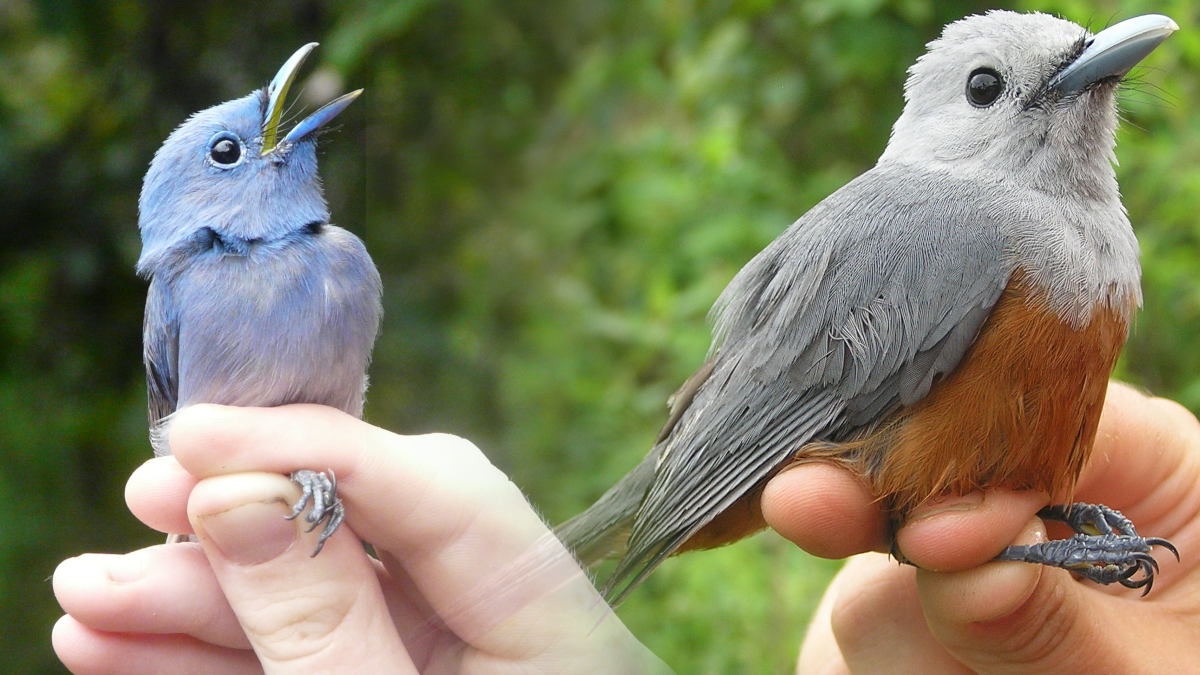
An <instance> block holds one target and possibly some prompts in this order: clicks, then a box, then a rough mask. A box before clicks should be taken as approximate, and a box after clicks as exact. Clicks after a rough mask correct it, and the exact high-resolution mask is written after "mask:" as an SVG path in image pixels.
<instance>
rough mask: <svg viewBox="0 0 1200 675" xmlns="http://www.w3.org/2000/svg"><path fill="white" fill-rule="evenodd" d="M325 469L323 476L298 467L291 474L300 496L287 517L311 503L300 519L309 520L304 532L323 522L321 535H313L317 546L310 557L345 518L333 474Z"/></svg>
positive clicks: (322, 545) (297, 512)
mask: <svg viewBox="0 0 1200 675" xmlns="http://www.w3.org/2000/svg"><path fill="white" fill-rule="evenodd" d="M328 471H329V474H328V475H326V474H325V473H322V472H319V471H309V470H307V469H301V470H300V471H297V472H296V473H293V474H292V482H294V483H296V484H297V485H299V486H300V488H301V489H302V490H304V493H303V494H301V495H300V501H298V502H296V506H295V507H294V508H293V509H292V514H291V515H290V516H287V519H288V520H292V519H294V518H296V517H297V516H299V515H300V514H301V513H304V507H305V506H307V505H308V503H309V502H312V508H311V509H310V510H309V512H308V515H306V516H304V521H305V522H307V523H310V527H309V528H308V530H307V531H308V532H312V531H313V530H315V529H317V528H318V527H320V526H321V524H322V523H324V524H325V527H323V528H322V529H321V535H320V536H319V537H317V548H316V550H314V551H313V552H312V555H313V557H315V556H316V555H317V554H318V553H320V552H321V549H322V548H323V547H324V546H325V540H326V539H329V537H330V536H332V535H333V533H334V532H336V531H337V529H338V527H340V526H341V524H342V521H343V520H345V519H346V507H345V506H343V505H342V500H340V499H338V496H337V477H336V476H334V475H333V469H329V470H328Z"/></svg>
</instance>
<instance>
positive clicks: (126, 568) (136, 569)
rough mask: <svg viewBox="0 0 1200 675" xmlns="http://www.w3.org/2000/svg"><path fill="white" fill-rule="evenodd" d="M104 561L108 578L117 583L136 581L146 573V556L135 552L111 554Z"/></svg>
mask: <svg viewBox="0 0 1200 675" xmlns="http://www.w3.org/2000/svg"><path fill="white" fill-rule="evenodd" d="M104 562H105V565H104V571H105V573H106V574H108V578H109V580H110V581H113V582H115V583H118V584H127V583H130V582H133V581H137V580H138V579H141V578H142V576H143V575H144V574H145V573H146V556H143V555H138V554H136V553H129V554H126V555H119V556H112V557H111V558H109V559H107V560H105V561H104Z"/></svg>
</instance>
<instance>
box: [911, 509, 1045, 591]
mask: <svg viewBox="0 0 1200 675" xmlns="http://www.w3.org/2000/svg"><path fill="white" fill-rule="evenodd" d="M1046 503H1047V496H1046V495H1045V493H1042V492H1035V491H1023V492H1011V491H1005V490H992V491H988V492H983V491H979V490H976V491H974V492H970V493H967V494H966V495H954V496H948V497H945V498H941V499H935V500H932V501H930V502H928V503H926V504H923V505H921V506H919V507H917V508H916V509H914V510H913V512H912V513H911V514H909V518H908V520H907V521H906V522H905V524H904V526H903V527H901V528H900V530H899V531H898V532H897V533H896V546H897V547H898V548H899V549H900V551H901V552H902V553H903V554H904V557H905V558H906V559H908V560H909V561H910V562H912V563H913V564H914V565H916V566H917V567H920V568H922V569H927V570H936V571H954V570H964V569H968V568H971V567H975V566H977V565H982V564H983V563H986V562H987V561H989V560H991V559H992V558H995V557H996V556H997V555H998V554H999V553H1000V552H1001V551H1003V550H1004V548H1005V547H1007V546H1008V545H1009V544H1011V543H1013V541H1014V540H1015V539H1016V538H1017V535H1018V534H1019V533H1020V532H1021V531H1022V530H1023V529H1024V528H1025V527H1026V525H1027V524H1028V523H1029V521H1030V520H1031V519H1032V518H1033V517H1034V514H1036V513H1037V512H1038V510H1039V509H1041V508H1042V507H1043V506H1045V505H1046Z"/></svg>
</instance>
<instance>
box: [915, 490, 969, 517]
mask: <svg viewBox="0 0 1200 675" xmlns="http://www.w3.org/2000/svg"><path fill="white" fill-rule="evenodd" d="M982 503H983V492H981V491H979V490H972V491H971V492H968V493H967V494H965V495H943V496H940V497H935V498H934V499H931V500H929V501H927V502H925V503H924V504H922V505H920V506H918V507H917V508H915V509H913V511H912V513H910V514H908V521H909V522H910V523H911V522H913V521H917V520H924V519H925V518H930V517H932V516H936V515H938V514H939V513H946V512H948V511H974V510H975V509H977V508H979V505H980V504H982Z"/></svg>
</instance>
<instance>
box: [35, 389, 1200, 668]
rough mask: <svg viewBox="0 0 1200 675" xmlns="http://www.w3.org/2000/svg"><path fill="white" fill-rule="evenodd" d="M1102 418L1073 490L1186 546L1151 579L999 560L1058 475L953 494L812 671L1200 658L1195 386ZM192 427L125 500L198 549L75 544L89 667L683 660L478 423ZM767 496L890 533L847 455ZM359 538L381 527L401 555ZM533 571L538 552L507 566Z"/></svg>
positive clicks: (792, 518) (824, 643)
mask: <svg viewBox="0 0 1200 675" xmlns="http://www.w3.org/2000/svg"><path fill="white" fill-rule="evenodd" d="M1098 436H1099V437H1098V440H1097V446H1096V451H1095V452H1094V453H1093V459H1092V462H1091V464H1090V465H1089V467H1088V469H1087V470H1086V471H1085V473H1084V475H1083V477H1082V480H1081V483H1080V485H1079V489H1078V491H1077V493H1076V495H1075V496H1076V497H1077V498H1079V499H1092V500H1102V501H1104V502H1106V503H1108V504H1112V505H1113V506H1115V507H1116V508H1120V509H1122V510H1123V511H1124V512H1125V513H1126V514H1127V515H1129V516H1130V517H1131V518H1133V520H1134V521H1135V522H1136V523H1137V524H1138V526H1139V527H1140V528H1142V529H1143V530H1144V531H1145V532H1146V533H1148V534H1152V535H1155V536H1163V537H1166V538H1168V539H1171V540H1173V541H1174V543H1175V544H1176V545H1177V546H1178V547H1179V549H1180V551H1181V553H1182V554H1183V556H1184V563H1183V564H1177V563H1175V562H1174V559H1173V558H1170V557H1169V556H1166V557H1164V556H1163V555H1159V556H1158V557H1159V558H1160V560H1161V561H1162V562H1163V571H1162V574H1161V576H1160V577H1159V578H1158V579H1157V580H1156V582H1155V586H1154V590H1153V591H1152V592H1151V594H1150V596H1149V597H1148V598H1146V599H1141V598H1138V597H1137V594H1136V593H1134V592H1129V591H1124V590H1123V589H1105V588H1102V587H1099V586H1095V585H1094V584H1090V583H1083V584H1081V583H1078V582H1076V581H1074V580H1072V578H1071V577H1070V575H1069V574H1068V573H1067V572H1065V571H1063V570H1055V569H1048V568H1043V567H1041V566H1038V565H1027V564H1024V563H987V561H988V560H989V559H990V558H991V557H992V556H994V555H995V553H997V552H999V550H1001V549H1002V548H1003V547H1004V546H1005V545H1007V544H1010V543H1014V542H1016V543H1028V542H1031V541H1036V540H1038V539H1039V538H1041V537H1044V535H1045V532H1044V529H1043V528H1042V525H1041V522H1040V521H1039V520H1037V519H1036V517H1035V516H1034V513H1035V512H1036V511H1037V510H1038V508H1040V507H1041V506H1042V504H1043V503H1045V501H1046V497H1045V496H1044V495H1039V494H1031V493H1016V492H1002V491H997V492H990V493H987V494H986V495H983V494H975V495H968V496H966V497H962V498H954V499H944V500H941V501H939V502H937V503H935V504H931V505H929V506H928V507H926V508H924V509H923V510H921V511H918V512H917V513H916V514H914V517H913V520H912V521H910V523H909V524H908V525H907V526H906V527H904V528H902V529H901V530H900V532H899V534H898V543H899V546H900V548H901V550H903V551H904V552H905V554H906V555H907V556H908V557H909V558H910V559H912V560H913V561H914V562H916V563H918V564H919V565H921V566H922V568H923V569H922V570H920V571H918V570H916V569H915V568H912V567H902V566H899V565H896V564H895V563H894V562H892V561H890V560H888V559H886V558H885V557H884V556H882V555H880V554H867V555H865V556H859V557H856V558H854V559H853V560H851V562H850V563H848V565H847V567H846V568H845V570H844V571H843V572H842V573H841V574H840V575H839V577H838V579H837V580H836V581H835V583H834V585H833V586H832V587H831V590H830V592H829V593H828V594H827V596H826V598H825V600H824V601H823V603H822V605H821V608H820V610H819V612H818V617H817V619H816V620H815V621H814V623H813V628H812V630H811V631H810V634H809V636H808V638H807V640H806V642H805V645H804V650H803V653H802V655H801V661H800V670H801V672H803V673H847V672H870V673H888V672H922V673H968V672H979V673H992V672H996V673H1002V672H1022V673H1025V672H1032V673H1037V672H1056V673H1058V672H1075V671H1080V672H1082V671H1084V670H1087V672H1089V673H1091V674H1093V675H1095V674H1097V673H1105V672H1113V673H1137V672H1140V670H1141V669H1145V671H1146V672H1150V670H1151V669H1152V668H1157V669H1158V670H1159V672H1162V670H1163V668H1164V666H1163V662H1168V661H1169V662H1171V663H1173V664H1174V667H1173V668H1174V669H1173V670H1171V669H1168V670H1166V672H1174V671H1176V670H1177V669H1178V668H1177V666H1178V664H1179V663H1181V662H1182V663H1186V662H1188V661H1187V657H1188V654H1187V652H1189V650H1190V652H1191V658H1192V659H1194V658H1195V651H1196V649H1197V647H1196V645H1200V619H1198V618H1197V617H1200V580H1198V579H1200V575H1198V574H1197V572H1196V564H1195V560H1196V556H1195V554H1194V552H1195V551H1197V550H1200V425H1198V424H1197V422H1196V420H1195V419H1194V418H1193V417H1192V416H1191V415H1190V414H1189V413H1187V412H1186V411H1185V410H1183V409H1182V408H1180V407H1179V406H1177V405H1175V404H1172V403H1170V402H1167V401H1163V400H1161V399H1150V398H1147V397H1145V396H1142V395H1141V394H1139V393H1137V392H1135V391H1133V390H1131V389H1128V388H1126V387H1121V386H1115V387H1112V388H1110V391H1109V394H1108V403H1107V405H1106V408H1105V414H1104V417H1103V418H1102V421H1101V427H1100V433H1099V435H1098ZM171 444H172V448H173V449H174V451H175V455H176V456H175V457H174V458H163V459H155V460H151V461H150V462H147V463H146V464H145V465H144V466H143V467H141V468H140V469H139V470H138V471H137V472H135V473H134V475H133V477H131V479H130V481H129V485H128V488H127V500H128V502H129V505H130V508H131V510H132V511H133V512H134V514H135V515H137V516H138V517H139V518H140V519H142V520H143V521H144V522H146V523H147V524H148V525H150V526H152V527H155V528H157V529H159V530H162V531H184V532H191V531H197V532H199V534H200V540H201V544H199V545H197V544H179V545H169V546H155V547H151V548H148V549H143V550H141V551H136V552H134V553H131V554H128V555H124V556H116V555H96V554H88V555H83V556H80V557H78V558H72V559H70V560H67V561H65V562H64V563H62V565H60V567H59V569H58V571H57V572H56V573H55V577H54V585H55V592H56V594H57V596H58V598H59V602H60V603H61V604H62V605H63V608H64V609H65V610H66V612H67V616H65V617H63V619H61V620H60V621H59V623H58V624H57V625H56V627H55V631H54V645H55V649H56V650H57V652H58V654H59V656H60V658H61V659H62V660H63V662H64V663H66V664H67V666H68V667H69V668H70V669H71V670H72V672H75V673H78V674H80V675H83V674H89V675H90V674H94V673H115V672H120V673H134V674H135V675H136V674H137V673H142V672H145V673H151V672H153V673H185V672H229V673H258V672H268V673H273V672H295V671H297V670H299V669H301V668H302V669H304V670H306V671H308V670H317V671H323V672H332V673H336V672H361V671H363V670H364V669H366V670H368V671H371V672H382V671H384V669H388V670H387V672H425V673H456V672H473V673H507V672H517V671H520V672H601V671H602V668H604V667H611V668H612V669H613V672H639V671H640V672H658V671H665V670H666V668H665V666H663V665H662V664H661V662H659V661H657V660H656V659H654V657H653V656H652V655H651V654H649V653H648V652H647V651H646V650H645V649H644V647H642V646H641V645H640V644H639V643H638V642H637V641H636V639H634V638H633V637H632V636H631V635H630V634H629V633H628V631H627V630H625V628H624V627H623V626H622V625H621V624H620V622H619V621H618V620H617V619H616V617H615V615H613V614H612V613H611V612H608V611H606V610H605V608H604V606H603V605H602V604H597V603H598V596H597V595H596V594H595V591H594V589H593V588H592V587H591V584H590V583H589V582H588V581H587V578H586V576H584V575H583V573H582V571H581V570H579V569H578V567H576V566H575V565H574V562H573V561H572V560H571V559H570V558H569V557H567V556H565V554H564V552H563V551H562V550H561V549H558V548H556V544H555V542H553V541H550V540H547V539H546V535H547V534H548V530H547V528H546V527H545V525H544V524H543V523H542V522H541V521H540V519H538V517H537V515H536V514H535V513H534V511H533V510H532V509H531V508H530V507H529V505H528V503H527V502H525V500H524V498H523V497H522V496H521V495H520V493H519V491H518V490H517V488H516V487H515V486H513V485H512V483H511V482H509V481H508V479H507V478H506V477H505V476H504V475H503V474H502V473H500V472H499V471H498V470H496V469H495V468H494V467H492V466H491V464H490V463H489V462H488V461H487V460H486V458H485V457H483V455H482V453H480V452H479V450H478V449H476V448H475V447H474V446H473V445H471V444H469V443H467V442H466V441H463V440H461V439H457V438H454V437H451V436H444V435H432V436H418V437H404V436H397V435H395V434H391V433H389V432H387V431H384V430H382V429H378V428H376V427H371V426H370V425H367V424H364V423H362V422H360V421H358V420H356V419H354V418H352V417H350V416H348V415H344V414H341V413H339V412H337V411H334V410H332V409H328V408H321V407H319V406H285V407H282V408H273V409H250V408H223V407H219V406H198V407H197V408H194V409H191V410H188V411H185V412H183V413H182V414H181V415H180V416H179V417H178V418H177V419H176V421H175V424H174V426H173V428H172V430H171ZM304 465H311V466H328V467H330V468H332V469H333V470H334V471H335V473H336V475H337V476H338V478H339V486H338V487H339V494H340V495H341V496H342V497H343V499H345V501H346V503H347V512H348V514H349V515H348V518H349V520H348V525H349V530H352V532H350V531H340V532H339V533H337V535H335V536H334V537H333V538H332V539H331V540H330V541H329V543H328V544H327V546H326V549H325V550H324V551H323V552H322V553H321V555H320V556H318V557H317V558H309V557H308V554H309V552H310V551H311V543H312V542H311V541H310V540H309V538H311V537H315V536H316V535H315V534H310V535H305V534H302V530H303V527H302V526H301V524H300V523H298V522H297V521H284V520H283V518H282V516H283V515H284V514H285V513H287V511H288V507H287V505H288V504H290V503H294V500H295V498H296V496H297V495H296V491H295V487H294V486H293V485H292V484H291V483H290V482H288V481H287V480H286V479H285V478H283V477H282V476H281V475H278V474H283V473H287V472H288V471H290V470H291V469H292V468H293V467H295V466H304ZM189 495H190V496H189ZM763 507H764V512H765V514H766V516H767V518H768V520H769V522H771V523H772V525H773V526H774V527H775V528H776V529H777V530H779V531H780V532H781V533H783V534H784V535H785V536H787V537H789V538H790V539H792V540H793V541H795V542H796V543H798V544H800V545H802V546H804V547H806V548H808V549H809V550H810V551H813V552H815V553H817V554H820V555H826V556H830V557H842V556H848V555H854V554H857V553H862V552H864V551H871V550H884V549H885V543H886V528H885V526H884V522H883V519H882V518H881V517H880V514H879V512H878V510H877V509H876V508H875V506H874V505H873V503H872V500H871V499H870V496H869V495H867V494H866V492H865V491H863V489H862V488H861V486H860V485H859V483H858V482H857V480H856V479H855V478H854V477H853V476H852V475H850V474H849V473H847V472H844V471H842V470H840V469H835V468H833V467H831V466H828V465H807V466H802V467H797V468H795V469H792V470H789V471H787V472H785V473H783V474H781V475H780V476H778V477H777V478H776V479H775V480H774V481H773V482H772V483H771V484H770V485H769V486H768V488H767V490H766V491H765V493H764V497H763ZM355 534H357V535H358V536H359V537H361V538H362V539H365V540H368V541H372V542H375V550H376V551H377V552H378V554H379V558H380V560H372V559H371V558H370V557H369V556H367V555H366V554H365V552H364V550H363V548H362V546H360V545H359V543H358V540H357V539H356V537H355V536H354V535H355ZM1189 552H1192V554H1191V555H1189ZM531 561H533V562H534V563H537V564H536V565H534V567H530V564H531ZM514 569H515V570H523V569H524V570H530V569H533V570H535V571H536V573H533V574H528V575H516V576H513V575H509V576H506V577H497V576H495V575H496V574H497V570H501V571H503V570H514ZM930 570H940V571H937V572H934V571H930ZM514 589H515V590H514ZM464 598H465V599H466V600H465V601H464ZM1131 619H1132V620H1131ZM927 621H928V624H927V623H926V622H927ZM926 625H928V626H929V628H928V629H925V628H924V627H925V626H926ZM252 647H253V651H252V650H251V648H252ZM608 664H611V666H609V665H608ZM964 664H967V665H964Z"/></svg>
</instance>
